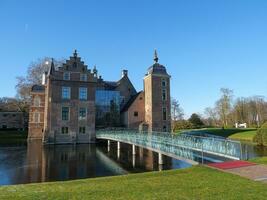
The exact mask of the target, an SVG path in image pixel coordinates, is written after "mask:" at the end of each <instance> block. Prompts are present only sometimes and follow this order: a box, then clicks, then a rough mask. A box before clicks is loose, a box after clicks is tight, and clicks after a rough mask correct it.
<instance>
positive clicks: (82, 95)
mask: <svg viewBox="0 0 267 200" xmlns="http://www.w3.org/2000/svg"><path fill="white" fill-rule="evenodd" d="M79 98H80V100H87V88H79Z"/></svg>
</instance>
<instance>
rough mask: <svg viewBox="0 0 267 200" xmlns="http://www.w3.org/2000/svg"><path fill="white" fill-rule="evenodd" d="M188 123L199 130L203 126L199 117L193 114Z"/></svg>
mask: <svg viewBox="0 0 267 200" xmlns="http://www.w3.org/2000/svg"><path fill="white" fill-rule="evenodd" d="M188 121H189V122H190V123H191V124H193V126H194V128H200V127H202V126H203V125H204V123H203V121H202V120H201V119H200V116H199V115H198V114H196V113H193V114H192V115H191V117H190V118H189V119H188Z"/></svg>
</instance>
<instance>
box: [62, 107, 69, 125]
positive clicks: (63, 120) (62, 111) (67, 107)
mask: <svg viewBox="0 0 267 200" xmlns="http://www.w3.org/2000/svg"><path fill="white" fill-rule="evenodd" d="M63 108H68V109H69V112H68V119H67V120H66V119H63ZM61 120H62V121H70V107H69V106H61Z"/></svg>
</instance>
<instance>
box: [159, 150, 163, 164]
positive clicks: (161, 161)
mask: <svg viewBox="0 0 267 200" xmlns="http://www.w3.org/2000/svg"><path fill="white" fill-rule="evenodd" d="M159 165H163V159H162V154H161V153H159Z"/></svg>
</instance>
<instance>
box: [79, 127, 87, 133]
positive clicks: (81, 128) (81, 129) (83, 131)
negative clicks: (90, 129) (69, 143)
mask: <svg viewBox="0 0 267 200" xmlns="http://www.w3.org/2000/svg"><path fill="white" fill-rule="evenodd" d="M85 130H86V129H85V127H84V126H83V127H79V133H82V134H85Z"/></svg>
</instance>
